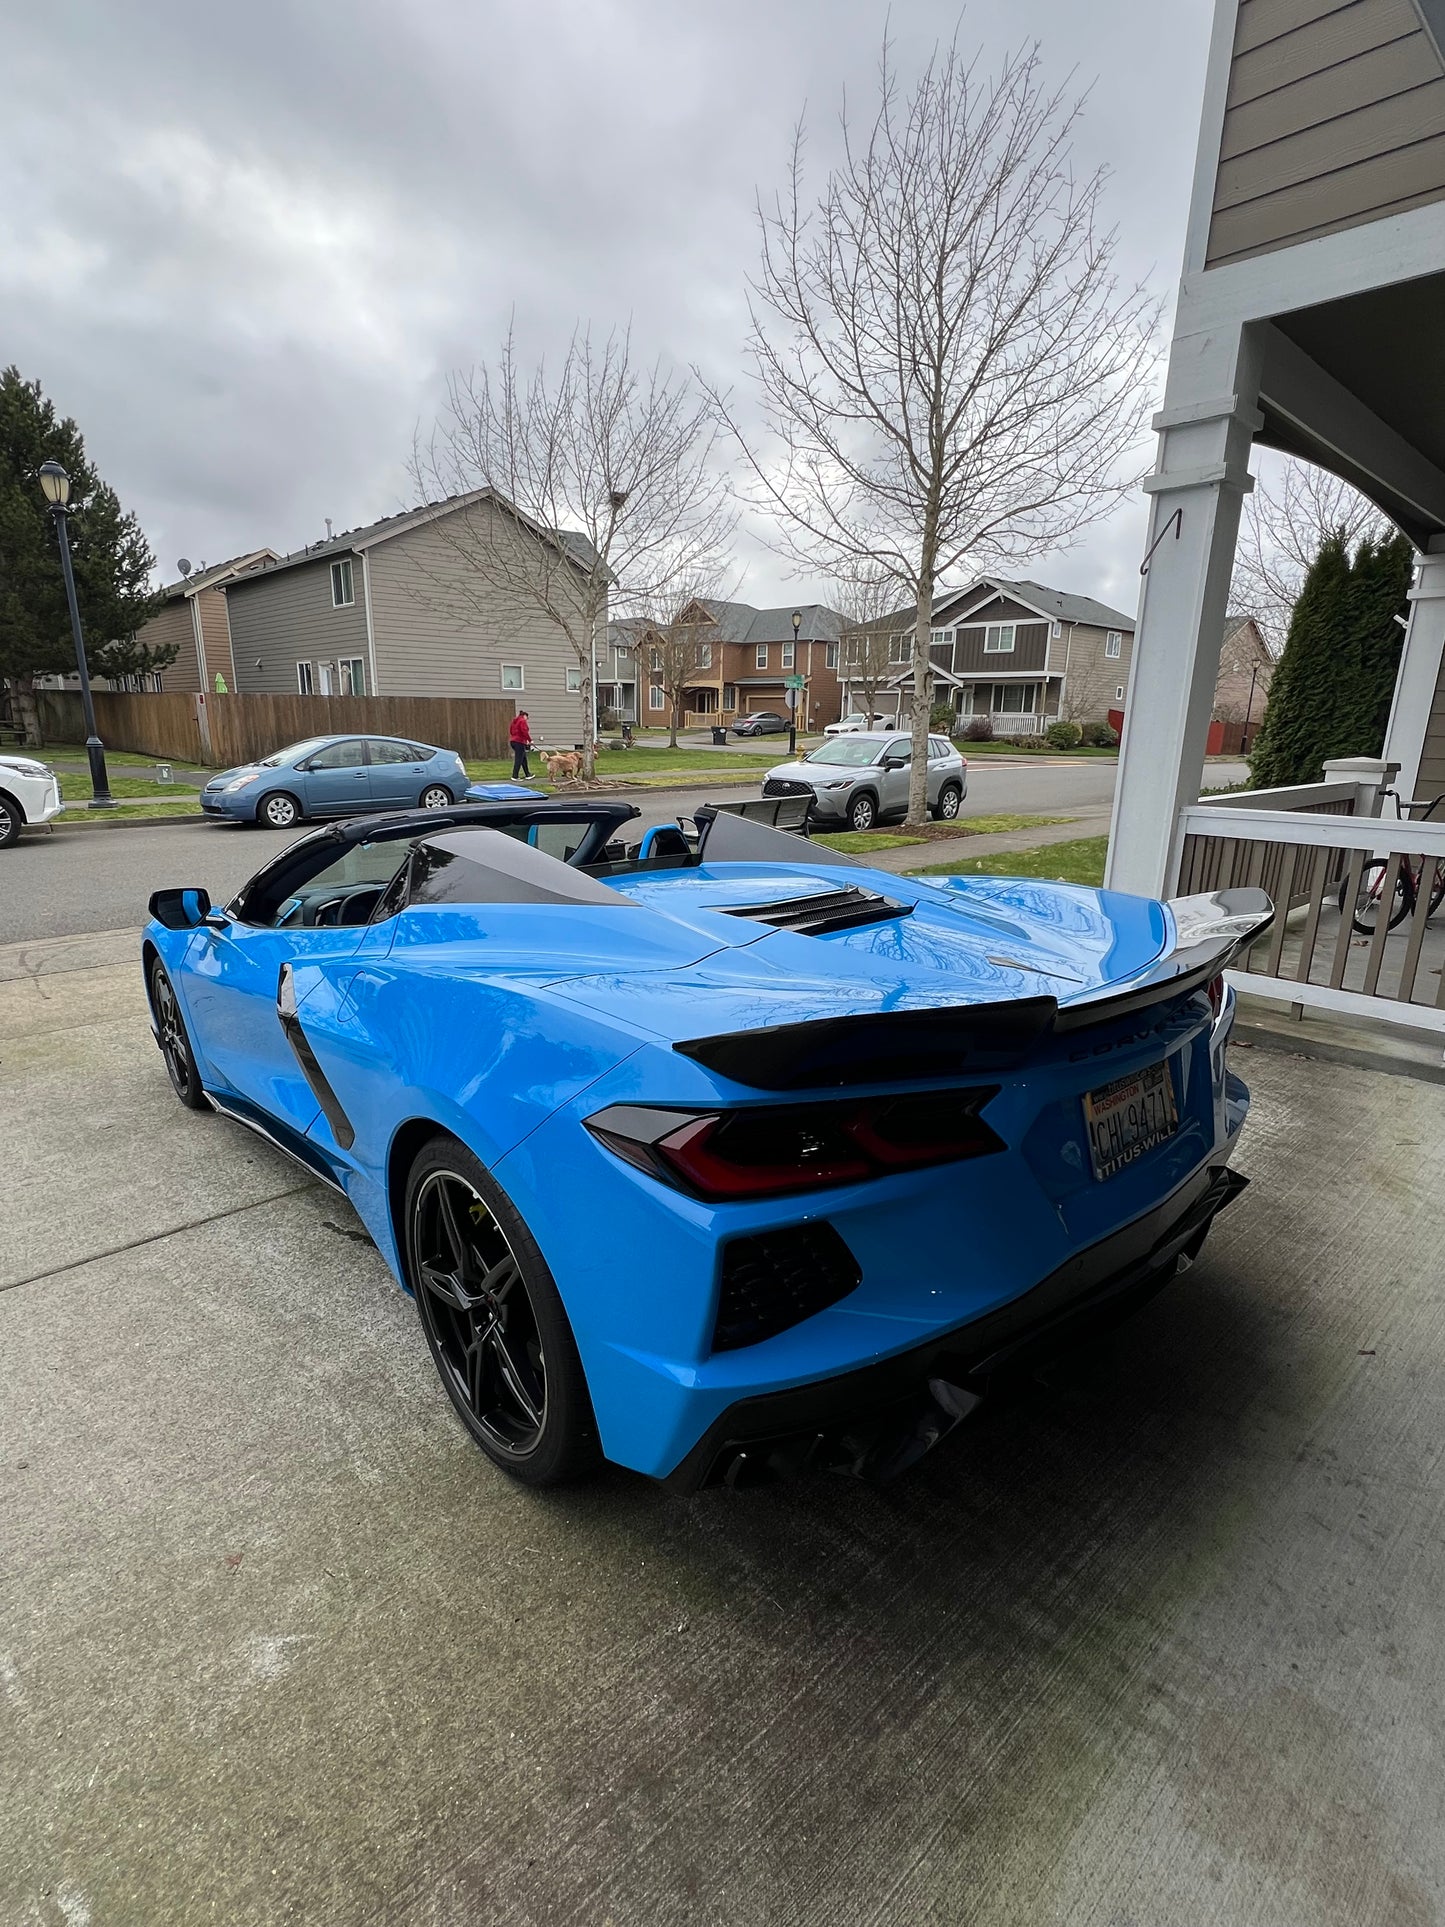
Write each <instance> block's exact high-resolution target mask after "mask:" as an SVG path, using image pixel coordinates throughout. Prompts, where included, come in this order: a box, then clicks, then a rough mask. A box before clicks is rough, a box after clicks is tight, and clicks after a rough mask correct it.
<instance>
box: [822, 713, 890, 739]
mask: <svg viewBox="0 0 1445 1927" xmlns="http://www.w3.org/2000/svg"><path fill="white" fill-rule="evenodd" d="M875 724H878V725H879V726H881V727H883V728H887V718H886V717H884V716H865V715H864V714H863V712H862V710H861V709H855V710H853V711H852V713H851V714H850V715H847V716H844V717H842V718H841V720H840V721H838V722H836V723H829V725H828V727H827V728H826V729H825V730H824V731H823V734H824V735H825V736H858V735H860V734H861V733H862V732H863V731H864V730H866V729H872V728H873V727H874V725H875Z"/></svg>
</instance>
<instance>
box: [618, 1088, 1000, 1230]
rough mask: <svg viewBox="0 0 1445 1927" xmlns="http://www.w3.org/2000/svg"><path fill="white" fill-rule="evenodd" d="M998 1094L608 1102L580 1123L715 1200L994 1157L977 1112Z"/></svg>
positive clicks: (635, 1160)
mask: <svg viewBox="0 0 1445 1927" xmlns="http://www.w3.org/2000/svg"><path fill="white" fill-rule="evenodd" d="M998 1088H999V1087H998V1085H996V1084H992V1085H988V1086H986V1087H983V1088H980V1089H974V1090H962V1091H919V1092H912V1093H909V1094H908V1095H906V1096H902V1097H871V1098H860V1099H855V1100H853V1101H851V1102H848V1103H831V1104H777V1105H772V1104H757V1105H748V1106H747V1107H745V1108H744V1109H741V1110H733V1111H677V1110H667V1109H664V1108H662V1107H661V1106H654V1105H641V1104H614V1105H612V1106H611V1107H610V1108H609V1109H607V1110H605V1111H599V1112H598V1113H597V1115H596V1116H595V1117H590V1118H588V1120H587V1128H588V1130H589V1131H591V1132H592V1134H593V1135H594V1137H597V1138H599V1139H600V1140H601V1141H602V1142H603V1143H604V1144H605V1145H607V1146H608V1148H609V1149H610V1150H612V1151H615V1152H616V1154H617V1155H618V1157H621V1158H625V1159H626V1161H627V1162H628V1163H629V1164H634V1165H636V1166H637V1168H638V1169H639V1170H641V1171H646V1172H648V1173H649V1174H650V1175H651V1176H652V1177H655V1178H660V1179H661V1180H662V1181H663V1183H665V1184H670V1185H672V1186H674V1187H675V1188H676V1189H677V1190H680V1191H687V1192H689V1193H690V1194H691V1195H692V1196H693V1197H696V1198H706V1199H708V1200H709V1201H711V1202H716V1203H721V1202H724V1201H728V1200H736V1199H743V1198H771V1197H779V1196H781V1195H783V1194H784V1193H786V1192H791V1191H816V1190H820V1189H822V1188H823V1187H825V1186H828V1185H836V1184H858V1183H860V1182H862V1181H863V1180H864V1179H867V1178H876V1177H882V1176H884V1175H885V1174H886V1173H888V1172H890V1171H909V1170H917V1169H920V1168H922V1167H923V1166H925V1165H930V1164H952V1163H955V1162H957V1161H959V1160H961V1159H963V1158H975V1157H986V1156H988V1155H989V1154H990V1153H992V1152H994V1151H1001V1150H1002V1149H1003V1148H1004V1146H1003V1140H1002V1138H1000V1137H999V1136H998V1134H997V1132H996V1131H994V1130H993V1129H992V1128H991V1127H990V1126H989V1125H987V1124H986V1123H985V1122H984V1121H983V1119H982V1118H981V1117H980V1116H979V1115H978V1113H979V1112H980V1111H981V1110H982V1108H983V1106H984V1105H985V1104H986V1103H987V1102H988V1100H989V1099H990V1098H991V1097H995V1096H997V1094H998Z"/></svg>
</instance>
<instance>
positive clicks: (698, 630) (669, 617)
mask: <svg viewBox="0 0 1445 1927" xmlns="http://www.w3.org/2000/svg"><path fill="white" fill-rule="evenodd" d="M710 594H711V589H710V587H709V586H708V585H700V584H692V585H683V586H681V587H679V588H678V589H677V590H676V591H675V592H674V594H673V595H672V596H671V597H670V598H668V599H667V600H666V601H662V602H658V603H657V604H656V605H655V610H654V613H653V615H652V616H651V617H650V619H649V620H648V624H647V628H646V630H645V631H644V632H643V635H642V637H641V639H640V640H639V642H638V646H637V655H638V672H639V673H638V687H639V688H641V686H642V679H643V671H644V663H643V657H644V656H645V657H646V664H645V672H646V676H647V680H648V681H649V682H652V683H656V684H657V685H658V687H659V688H660V689H661V690H662V693H663V694H664V695H665V696H666V698H667V707H668V730H667V742H668V747H669V749H676V748H677V719H678V717H679V716H680V715H681V714H682V713H683V711H684V710H685V708H686V706H687V691H688V690H689V689H690V688H691V687H692V686H693V684H694V683H696V682H697V680H698V678H699V677H700V676H703V675H711V673H712V672H713V670H714V668H715V667H717V666H720V656H719V651H720V650H721V647H722V642H721V637H720V635H719V632H718V626H717V618H716V617H715V616H714V615H713V613H712V611H711V609H710V608H709V607H708V598H709V596H710Z"/></svg>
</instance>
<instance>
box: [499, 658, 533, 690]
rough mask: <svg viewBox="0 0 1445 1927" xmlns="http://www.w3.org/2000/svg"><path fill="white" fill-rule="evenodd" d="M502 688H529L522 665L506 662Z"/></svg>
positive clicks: (503, 670)
mask: <svg viewBox="0 0 1445 1927" xmlns="http://www.w3.org/2000/svg"><path fill="white" fill-rule="evenodd" d="M502 687H503V689H525V688H526V687H527V679H526V677H525V676H524V675H523V673H522V665H521V663H519V662H504V663H503V664H502Z"/></svg>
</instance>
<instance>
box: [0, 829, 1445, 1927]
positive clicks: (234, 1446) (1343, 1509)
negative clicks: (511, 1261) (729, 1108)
mask: <svg viewBox="0 0 1445 1927" xmlns="http://www.w3.org/2000/svg"><path fill="white" fill-rule="evenodd" d="M99 834H101V835H104V834H105V833H103V832H102V833H99ZM134 956H135V945H134V939H133V937H132V936H130V935H128V934H123V933H120V934H113V935H108V936H101V937H78V938H72V939H68V940H63V941H57V942H39V943H33V944H30V945H26V946H18V945H17V946H12V947H10V948H9V949H4V950H0V1169H3V1171H4V1173H5V1182H4V1184H3V1186H0V1361H3V1388H4V1389H3V1397H0V1922H3V1923H4V1927H19V1924H20V1923H25V1924H26V1927H33V1924H34V1923H43V1924H44V1927H111V1924H112V1923H136V1924H137V1927H141V1924H142V1923H143V1924H144V1927H165V1924H167V1923H180V1922H186V1923H189V1922H201V1921H224V1922H226V1923H228V1927H238V1924H239V1923H252V1922H254V1923H273V1922H292V1921H295V1922H305V1923H308V1927H311V1924H313V1923H351V1922H376V1923H380V1922H386V1923H417V1924H418V1927H421V1924H422V1923H425V1924H426V1927H462V1924H463V1923H466V1924H468V1927H470V1924H471V1923H486V1924H487V1927H492V1924H495V1927H563V1924H564V1923H578V1924H579V1927H580V1924H581V1923H589V1924H593V1923H595V1924H596V1927H602V1923H606V1922H611V1923H614V1924H615V1927H633V1923H638V1924H639V1927H641V1924H644V1923H645V1924H646V1927H672V1923H683V1922H687V1923H726V1927H733V1924H734V1923H736V1924H737V1927H744V1924H746V1927H759V1924H761V1923H766V1927H791V1924H793V1923H798V1924H799V1927H802V1924H803V1923H806V1924H807V1927H813V1924H814V1923H817V1927H825V1924H826V1927H853V1924H854V1923H858V1927H862V1923H870V1927H883V1924H884V1923H888V1924H889V1927H891V1924H892V1923H900V1922H906V1923H910V1927H911V1924H912V1923H927V1924H928V1927H958V1923H962V1922H975V1921H976V1922H988V1923H990V1924H991V1927H992V1924H993V1923H1004V1924H1007V1927H1012V1924H1013V1923H1018V1927H1052V1924H1053V1923H1059V1924H1060V1927H1062V1924H1063V1923H1068V1927H1124V1924H1125V1923H1137V1927H1196V1924H1197V1927H1206V1924H1207V1927H1333V1924H1334V1923H1340V1927H1346V1924H1348V1927H1366V1924H1373V1927H1420V1924H1423V1923H1427V1922H1433V1921H1436V1920H1438V1919H1440V1918H1441V1910H1442V1896H1445V1771H1442V1760H1441V1752H1440V1745H1441V1742H1440V1735H1441V1732H1442V1730H1445V1723H1442V1719H1445V1669H1442V1667H1441V1665H1440V1654H1441V1651H1442V1642H1445V1532H1442V1523H1445V1520H1442V1512H1445V1503H1442V1501H1445V1455H1442V1439H1445V1390H1442V1388H1445V1373H1442V1367H1445V1279H1442V1266H1441V1262H1440V1237H1439V1222H1438V1220H1439V1211H1438V1205H1437V1201H1438V1199H1439V1197H1440V1196H1441V1194H1442V1187H1445V1091H1442V1090H1441V1089H1439V1088H1436V1087H1433V1086H1427V1085H1423V1084H1417V1083H1413V1082H1411V1081H1409V1080H1407V1079H1404V1078H1386V1077H1382V1076H1378V1075H1372V1074H1369V1073H1360V1072H1356V1071H1345V1070H1341V1069H1336V1068H1334V1067H1331V1066H1327V1065H1321V1064H1316V1063H1312V1062H1307V1061H1304V1060H1302V1059H1296V1058H1292V1057H1288V1056H1283V1055H1276V1054H1273V1053H1266V1052H1264V1051H1253V1052H1251V1053H1249V1054H1248V1056H1247V1057H1245V1058H1243V1059H1242V1062H1243V1063H1244V1066H1245V1068H1246V1072H1247V1074H1248V1075H1249V1076H1250V1077H1251V1079H1252V1081H1253V1082H1254V1084H1255V1087H1256V1092H1257V1102H1256V1114H1255V1117H1254V1120H1253V1122H1252V1125H1251V1128H1250V1132H1249V1137H1248V1143H1247V1146H1246V1148H1245V1151H1244V1153H1243V1155H1242V1158H1241V1160H1240V1161H1241V1165H1242V1167H1243V1168H1244V1169H1245V1170H1246V1171H1248V1172H1249V1174H1250V1175H1251V1176H1252V1177H1253V1178H1254V1180H1255V1182H1254V1185H1253V1187H1252V1189H1251V1190H1250V1191H1249V1192H1248V1193H1247V1194H1246V1196H1245V1197H1244V1199H1243V1200H1242V1201H1241V1202H1240V1204H1239V1205H1238V1206H1236V1207H1235V1208H1234V1210H1233V1211H1231V1212H1230V1213H1229V1214H1228V1215H1227V1216H1226V1217H1225V1218H1224V1219H1223V1220H1221V1223H1220V1226H1219V1228H1218V1230H1217V1232H1216V1234H1215V1236H1214V1238H1213V1240H1212V1242H1211V1244H1210V1245H1209V1246H1208V1247H1207V1248H1206V1253H1205V1256H1204V1257H1203V1258H1202V1259H1201V1261H1200V1263H1199V1264H1198V1265H1197V1266H1196V1267H1195V1268H1194V1269H1193V1271H1191V1272H1190V1273H1188V1274H1187V1275H1186V1276H1185V1277H1184V1278H1182V1279H1180V1280H1179V1281H1178V1283H1177V1284H1176V1285H1175V1286H1174V1287H1172V1288H1171V1290H1170V1291H1169V1292H1168V1293H1167V1294H1165V1295H1164V1296H1163V1297H1162V1298H1160V1299H1159V1300H1157V1301H1156V1302H1155V1304H1154V1305H1153V1306H1151V1307H1150V1308H1149V1309H1148V1311H1147V1312H1146V1313H1145V1314H1144V1315H1142V1316H1141V1317H1140V1318H1139V1319H1137V1320H1136V1321H1135V1323H1134V1324H1133V1325H1132V1326H1131V1327H1130V1328H1128V1330H1127V1331H1126V1332H1125V1333H1123V1334H1121V1335H1120V1336H1119V1337H1117V1338H1116V1339H1115V1340H1114V1341H1113V1342H1112V1343H1111V1344H1109V1345H1108V1346H1107V1347H1105V1348H1103V1349H1102V1350H1099V1351H1096V1352H1092V1353H1088V1354H1080V1355H1078V1356H1076V1357H1073V1358H1071V1359H1070V1360H1069V1361H1068V1363H1067V1364H1066V1365H1064V1366H1060V1367H1059V1368H1057V1369H1056V1370H1055V1371H1054V1373H1053V1374H1052V1381H1051V1383H1050V1384H1049V1385H1048V1386H1047V1387H1044V1388H1041V1389H1039V1390H1038V1391H1037V1392H1036V1393H1035V1394H1033V1395H1032V1396H1030V1397H1029V1398H1028V1399H1027V1400H1024V1401H1021V1402H1019V1403H1017V1404H1013V1405H1010V1406H1007V1407H1000V1408H996V1409H994V1410H992V1411H986V1412H984V1413H982V1414H980V1415H979V1416H978V1417H977V1418H976V1419H975V1420H974V1421H972V1422H971V1423H970V1425H969V1426H967V1427H965V1428H963V1430H961V1431H960V1433H959V1434H957V1435H956V1436H955V1438H954V1439H953V1440H952V1441H950V1442H949V1443H948V1444H947V1445H946V1446H945V1447H944V1448H942V1449H940V1451H939V1452H938V1453H936V1454H935V1455H934V1456H933V1458H932V1459H931V1460H929V1461H927V1462H926V1463H925V1464H924V1465H923V1466H922V1467H921V1468H919V1469H918V1470H917V1471H916V1472H915V1473H914V1474H913V1475H912V1476H910V1477H908V1478H906V1479H904V1480H903V1481H901V1482H900V1483H898V1484H896V1485H894V1486H892V1487H889V1488H887V1489H885V1490H882V1491H872V1490H867V1489H863V1488H860V1487H856V1486H853V1485H848V1484H842V1483H832V1482H826V1481H824V1482H814V1483H810V1484H805V1485H798V1486H794V1487H788V1488H781V1489H773V1490H768V1491H763V1492H757V1493H753V1494H748V1495H728V1494H723V1493H711V1494H705V1495H703V1496H701V1497H699V1498H696V1499H693V1500H687V1501H684V1500H678V1499H673V1498H669V1497H667V1496H665V1495H664V1494H662V1493H661V1492H660V1491H658V1490H657V1489H655V1488H654V1487H652V1486H650V1485H648V1484H646V1483H644V1482H643V1481H641V1480H639V1479H635V1478H632V1477H630V1476H625V1475H623V1474H621V1473H616V1474H612V1475H609V1476H607V1477H606V1478H604V1479H603V1480H602V1482H601V1483H600V1484H598V1485H596V1486H594V1487H592V1488H588V1489H584V1490H580V1491H576V1492H569V1493H564V1494H560V1495H553V1496H549V1497H539V1496H535V1495H531V1494H528V1493H526V1492H523V1491H521V1490H518V1489H516V1488H513V1487H512V1486H510V1485H508V1484H507V1483H506V1482H505V1481H503V1480H502V1479H501V1478H500V1477H499V1476H497V1475H496V1474H494V1473H493V1472H492V1471H491V1470H490V1468H489V1467H488V1466H487V1465H486V1464H485V1463H484V1462H483V1461H482V1460H481V1458H480V1457H479V1456H478V1455H477V1454H476V1453H475V1452H474V1451H473V1449H472V1448H471V1447H470V1446H469V1444H468V1443H467V1441H466V1440H465V1438H464V1437H463V1435H462V1433H461V1431H460V1428H459V1427H458V1425H457V1424H456V1423H455V1421H454V1420H453V1418H452V1416H451V1414H450V1408H449V1407H448V1406H447V1405H446V1403H445V1400H444V1398H443V1396H442V1394H441V1391H440V1389H439V1387H438V1385H437V1383H436V1381H435V1379H434V1377H433V1374H432V1371H431V1367H430V1364H429V1362H428V1360H427V1356H426V1353H425V1351H424V1348H423V1345H422V1341H421V1338H420V1334H419V1332H418V1330H417V1328H416V1323H415V1319H414V1316H413V1314H412V1311H411V1307H410V1305H409V1303H408V1302H407V1301H406V1300H405V1299H404V1298H403V1297H402V1296H401V1294H400V1293H398V1292H397V1290H396V1289H395V1287H394V1286H393V1285H392V1284H391V1283H390V1281H389V1279H388V1277H387V1275H386V1274H385V1272H384V1271H383V1268H382V1266H381V1264H380V1262H379V1260H378V1259H377V1257H376V1256H375V1254H374V1252H373V1251H372V1249H371V1247H370V1246H369V1245H368V1244H367V1243H366V1242H365V1241H364V1240H363V1239H362V1237H361V1235H360V1232H359V1228H358V1226H357V1225H356V1224H355V1222H354V1221H353V1220H352V1219H351V1218H350V1216H349V1215H348V1213H347V1210H346V1208H345V1207H344V1206H342V1205H341V1204H340V1203H339V1201H338V1200H337V1199H335V1198H334V1197H333V1196H332V1195H331V1194H329V1193H327V1192H325V1191H323V1190H321V1189H319V1188H318V1187H316V1186H314V1185H311V1184H309V1183H308V1182H307V1181H306V1180H305V1179H304V1177H303V1176H302V1175H301V1174H300V1173H299V1172H297V1171H296V1170H294V1169H293V1167H291V1166H290V1165H289V1164H287V1163H286V1162H284V1161H283V1160H282V1159H280V1158H279V1157H278V1156H276V1155H273V1154H272V1153H271V1152H270V1151H269V1150H268V1149H267V1148H266V1146H264V1145H263V1144H261V1143H260V1142H258V1141H256V1140H254V1139H252V1138H251V1137H249V1136H248V1135H247V1134H245V1133H244V1132H242V1131H241V1130H239V1129H238V1128H237V1127H235V1126H233V1125H231V1124H229V1123H226V1122H224V1121H222V1120H220V1119H218V1118H197V1117H193V1116H191V1115H190V1114H188V1113H186V1112H183V1111H182V1110H181V1109H180V1107H179V1106H177V1105H176V1104H175V1103H174V1101H173V1099H172V1098H171V1095H170V1092H169V1088H168V1086H167V1084H166V1082H165V1078H164V1075H163V1072H162V1069H161V1064H160V1060H159V1058H158V1056H157V1054H156V1052H155V1050H154V1048H153V1046H152V1044H151V1041H150V1037H149V1033H148V1030H147V1028H146V1025H145V1020H144V1015H143V1006H142V996H141V991H140V984H139V977H138V973H137V970H136V966H135V961H134ZM599 1235H605V1229H599ZM967 1245H968V1240H967V1228H966V1226H962V1225H961V1226H960V1227H959V1243H958V1250H957V1252H956V1253H953V1254H947V1253H939V1254H934V1257H935V1259H937V1260H938V1261H949V1262H958V1261H966V1256H967Z"/></svg>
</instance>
